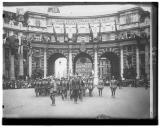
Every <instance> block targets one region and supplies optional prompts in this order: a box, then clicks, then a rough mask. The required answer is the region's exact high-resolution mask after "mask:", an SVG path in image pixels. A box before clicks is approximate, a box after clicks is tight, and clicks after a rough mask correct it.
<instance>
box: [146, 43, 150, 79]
mask: <svg viewBox="0 0 161 128" xmlns="http://www.w3.org/2000/svg"><path fill="white" fill-rule="evenodd" d="M145 73H146V75H147V79H148V80H149V79H150V66H149V45H148V44H146V45H145Z"/></svg>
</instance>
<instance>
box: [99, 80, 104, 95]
mask: <svg viewBox="0 0 161 128" xmlns="http://www.w3.org/2000/svg"><path fill="white" fill-rule="evenodd" d="M103 84H104V82H103V79H100V80H99V83H98V86H97V88H98V92H99V96H102V90H103V88H104V87H103Z"/></svg>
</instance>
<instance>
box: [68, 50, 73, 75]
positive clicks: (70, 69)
mask: <svg viewBox="0 0 161 128" xmlns="http://www.w3.org/2000/svg"><path fill="white" fill-rule="evenodd" d="M68 62H69V64H68V65H69V66H68V69H69V70H68V76H72V75H73V62H72V51H71V49H69V61H68Z"/></svg>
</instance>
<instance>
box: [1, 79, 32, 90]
mask: <svg viewBox="0 0 161 128" xmlns="http://www.w3.org/2000/svg"><path fill="white" fill-rule="evenodd" d="M33 81H34V80H23V79H18V80H3V89H21V88H33V87H34V86H33Z"/></svg>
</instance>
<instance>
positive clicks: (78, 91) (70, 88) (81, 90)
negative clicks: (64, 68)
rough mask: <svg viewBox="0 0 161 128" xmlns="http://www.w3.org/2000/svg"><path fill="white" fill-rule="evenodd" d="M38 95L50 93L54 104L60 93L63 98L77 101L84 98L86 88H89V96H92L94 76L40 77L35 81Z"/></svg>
mask: <svg viewBox="0 0 161 128" xmlns="http://www.w3.org/2000/svg"><path fill="white" fill-rule="evenodd" d="M34 87H35V93H36V96H40V95H48V94H49V95H50V98H51V100H52V105H55V96H56V95H60V96H61V97H62V100H66V99H70V100H74V103H77V101H78V99H80V100H81V101H82V100H83V96H85V95H86V93H85V92H86V90H87V89H88V90H89V96H92V91H93V89H94V86H93V78H92V77H81V76H72V77H69V78H61V79H58V78H54V77H52V78H48V79H38V80H36V81H35V82H34Z"/></svg>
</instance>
